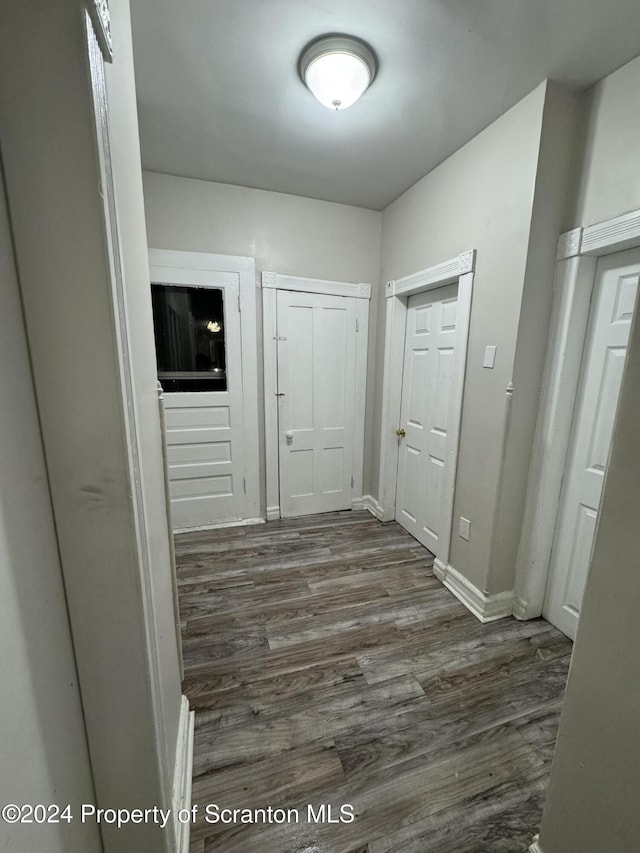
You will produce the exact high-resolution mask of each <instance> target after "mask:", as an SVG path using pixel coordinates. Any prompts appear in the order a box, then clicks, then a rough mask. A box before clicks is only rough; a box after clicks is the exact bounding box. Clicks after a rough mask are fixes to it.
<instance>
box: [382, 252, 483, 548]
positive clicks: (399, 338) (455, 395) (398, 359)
mask: <svg viewBox="0 0 640 853" xmlns="http://www.w3.org/2000/svg"><path fill="white" fill-rule="evenodd" d="M475 264H476V250H475V249H472V250H471V251H468V252H463V253H462V254H460V255H457V256H456V257H455V258H452V259H451V260H449V261H445V262H444V263H441V264H437V265H436V266H433V267H429V268H428V269H424V270H421V271H420V272H417V273H413V274H412V275H408V276H405V277H404V278H401V279H398V280H396V281H389V282H387V287H386V318H385V342H384V368H383V376H382V421H381V437H380V469H379V481H378V501H379V504H380V507H381V515H379V518H380V520H381V521H393V520H394V519H395V517H396V489H397V484H398V441H397V438H396V436H395V430H396V427H397V426H398V424H399V422H400V411H401V402H402V383H401V382H398V377H402V375H403V370H404V344H405V332H406V324H407V303H408V300H409V297H410V296H413V295H415V294H417V293H425V292H426V291H429V290H436V289H437V288H439V287H444V286H446V285H447V284H455V283H456V282H457V283H458V325H457V335H456V359H455V365H454V372H453V389H452V401H453V406H454V409H453V412H452V439H453V450H452V456H453V465H452V466H451V468H450V471H449V475H448V476H447V478H446V481H445V484H444V500H445V507H446V518H447V519H448V520H447V522H446V529H445V531H444V541H445V543H446V550H445V552H444V553H443V554H442V555H441V556H440V560H441V561H442V562H443V563H445V564H447V563H448V561H449V549H450V544H451V529H452V527H453V498H454V493H455V480H456V469H457V463H458V449H459V443H460V423H461V417H462V395H463V391H464V379H465V370H466V361H467V343H468V340H469V323H470V319H471V302H472V297H473V280H474V274H475Z"/></svg>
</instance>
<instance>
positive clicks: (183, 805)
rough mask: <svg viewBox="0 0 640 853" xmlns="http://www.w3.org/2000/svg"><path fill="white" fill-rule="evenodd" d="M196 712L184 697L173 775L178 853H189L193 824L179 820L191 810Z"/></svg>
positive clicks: (174, 818)
mask: <svg viewBox="0 0 640 853" xmlns="http://www.w3.org/2000/svg"><path fill="white" fill-rule="evenodd" d="M195 718H196V715H195V712H194V711H190V710H189V700H188V699H187V697H186V696H183V697H182V703H181V705H180V722H179V724H178V740H177V745H176V764H175V772H174V775H173V803H172V805H173V810H172V814H173V821H174V826H175V834H176V853H189V841H190V835H191V832H190V830H191V824H190V822H189V821H186V822H184V823H183V822H181V821H179V820H178V812H179V811H180V810H181V809H187V810H188V809H190V808H191V777H192V775H193V732H194V724H195Z"/></svg>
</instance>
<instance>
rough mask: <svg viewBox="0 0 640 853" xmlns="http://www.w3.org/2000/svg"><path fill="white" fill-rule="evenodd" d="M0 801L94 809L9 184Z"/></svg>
mask: <svg viewBox="0 0 640 853" xmlns="http://www.w3.org/2000/svg"><path fill="white" fill-rule="evenodd" d="M0 326H1V328H0V364H2V365H3V370H2V371H0V395H1V396H2V400H3V405H2V406H0V648H1V649H2V655H1V656H0V683H1V684H2V690H1V691H0V753H1V754H2V772H1V773H0V803H2V805H4V804H6V803H16V804H21V803H71V804H72V807H73V809H74V811H75V812H76V813H77V812H78V811H79V809H78V806H79V805H80V804H81V803H83V802H92V801H93V797H94V795H93V785H92V781H91V768H90V766H89V754H88V750H87V742H86V737H85V731H84V722H83V719H82V708H81V704H80V691H79V689H78V677H77V674H76V668H75V661H74V658H73V647H72V645H71V636H70V632H69V617H68V614H67V607H66V602H65V593H64V586H63V582H62V574H61V569H60V563H59V560H58V550H57V543H56V537H55V529H54V524H53V514H52V511H51V504H50V501H49V490H48V481H47V472H46V469H45V464H44V458H43V454H42V445H41V439H40V430H39V426H38V415H37V411H36V404H35V398H34V394H33V385H32V380H31V370H30V366H29V356H28V352H27V342H26V336H25V332H24V326H23V321H22V311H21V306H20V295H19V291H18V282H17V279H16V274H15V266H14V260H13V252H12V247H11V235H10V233H9V224H8V220H7V210H6V203H5V197H4V186H3V184H2V183H1V179H0ZM0 849H2V850H20V851H21V853H40V851H42V850H47V851H50V853H98V851H101V850H102V846H101V843H100V834H99V832H98V829H97V827H95V826H92V825H90V824H87V825H82V824H80V823H77V822H76V823H72V824H68V823H65V822H62V823H59V824H57V825H51V826H42V825H37V824H33V823H32V824H30V825H26V824H24V825H15V826H11V825H10V824H7V823H4V822H2V821H0Z"/></svg>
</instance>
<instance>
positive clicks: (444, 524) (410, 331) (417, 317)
mask: <svg viewBox="0 0 640 853" xmlns="http://www.w3.org/2000/svg"><path fill="white" fill-rule="evenodd" d="M457 316H458V285H457V284H450V285H447V286H446V287H439V288H437V289H435V290H430V291H427V292H426V293H419V294H416V295H415V296H411V297H409V301H408V305H407V324H406V333H405V349H404V369H403V376H402V403H401V412H400V429H401V430H404V432H405V435H404V436H401V437H399V456H398V486H397V494H396V520H397V521H398V522H399V523H400V524H401V525H402V526H403V527H405V528H406V529H407V530H408V531H409V533H411V534H412V535H413V536H415V538H416V539H417V540H418V541H419V542H421V543H422V544H423V545H425V547H427V548H428V549H429V550H430V551H431V552H432V553H433V554H435V555H436V557H446V552H447V549H448V542H445V541H444V539H445V538H447V537H448V536H449V534H450V513H451V499H450V498H451V497H452V496H450V495H447V494H445V490H446V488H447V483H448V481H449V479H450V478H449V476H448V474H449V471H448V468H449V466H452V465H455V458H454V453H455V450H456V448H454V447H453V446H452V445H453V441H452V438H451V429H452V417H453V411H454V406H453V403H454V400H453V393H452V391H453V385H454V381H453V378H454V365H455V353H456V338H457ZM460 390H461V389H460ZM447 516H449V517H447Z"/></svg>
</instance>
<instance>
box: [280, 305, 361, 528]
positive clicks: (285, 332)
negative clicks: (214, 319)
mask: <svg viewBox="0 0 640 853" xmlns="http://www.w3.org/2000/svg"><path fill="white" fill-rule="evenodd" d="M356 307H357V299H355V298H352V297H345V296H328V295H325V294H316V293H294V292H292V291H287V290H279V291H278V296H277V317H278V395H279V396H278V400H279V409H278V446H279V466H280V512H281V515H282V516H283V517H285V518H286V517H291V516H299V515H309V514H311V513H319V512H332V511H335V510H341V509H351V494H352V491H351V490H352V475H353V444H354V412H355V401H354V398H355V389H356V335H357V331H356Z"/></svg>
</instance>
